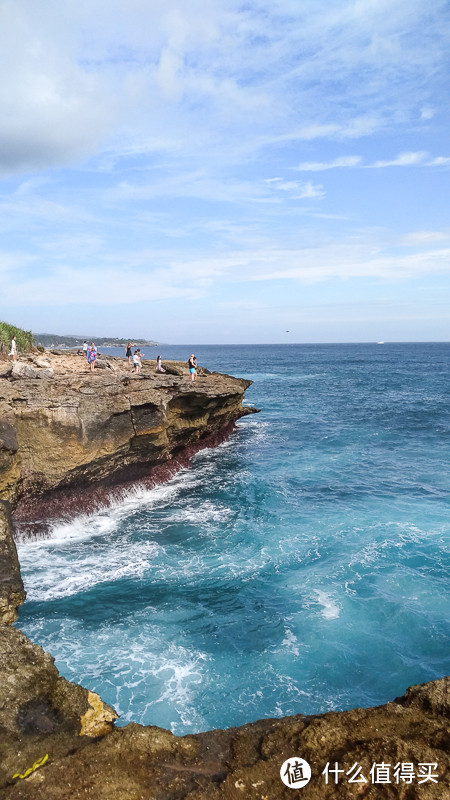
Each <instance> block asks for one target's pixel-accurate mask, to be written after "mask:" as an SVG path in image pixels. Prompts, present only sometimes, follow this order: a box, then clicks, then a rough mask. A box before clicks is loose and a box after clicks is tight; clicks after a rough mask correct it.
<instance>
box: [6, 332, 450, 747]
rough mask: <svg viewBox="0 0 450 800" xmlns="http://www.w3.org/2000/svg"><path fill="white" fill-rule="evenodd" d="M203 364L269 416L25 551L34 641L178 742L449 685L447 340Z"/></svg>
mask: <svg viewBox="0 0 450 800" xmlns="http://www.w3.org/2000/svg"><path fill="white" fill-rule="evenodd" d="M142 349H144V348H142ZM158 352H160V353H161V354H162V356H163V359H164V358H181V359H183V360H185V359H186V358H187V356H188V355H189V353H190V352H192V350H191V346H188V347H187V348H186V347H175V346H171V347H165V346H160V347H159V348H158ZM195 352H196V354H197V357H198V361H199V363H201V364H203V365H205V366H207V367H208V368H209V369H210V370H217V371H223V372H228V373H230V374H233V375H237V376H243V377H248V378H250V379H251V380H253V381H254V384H253V386H252V387H251V388H250V389H249V390H248V391H247V393H246V403H248V404H251V405H256V406H258V407H260V408H261V409H262V411H261V413H260V414H257V415H254V416H251V417H248V418H245V419H243V420H241V421H240V422H239V423H238V425H237V429H236V431H235V433H234V434H233V435H232V437H231V438H230V439H229V440H228V441H227V442H226V443H224V444H223V445H221V446H219V447H218V448H217V449H215V450H204V451H202V452H201V453H199V454H197V456H196V457H195V458H194V459H193V461H192V466H191V468H190V469H189V470H183V471H182V472H180V473H178V474H177V475H176V476H175V477H174V478H173V479H172V480H171V481H170V482H169V483H167V484H165V485H162V486H158V487H156V488H155V489H153V490H148V489H144V488H142V487H139V486H136V488H135V491H133V492H132V493H129V494H128V495H127V496H124V497H123V498H122V499H121V500H120V501H118V502H117V503H116V504H115V505H114V507H113V508H110V509H108V510H100V511H99V512H98V513H97V514H94V515H92V516H88V517H79V518H78V519H76V520H73V521H72V522H70V523H61V524H58V525H55V526H54V528H53V530H52V533H51V537H50V538H49V539H46V540H44V541H33V542H23V543H19V557H20V561H21V565H22V573H23V577H24V581H25V586H26V589H27V592H28V599H27V601H26V603H25V605H24V606H23V608H22V609H21V612H20V617H19V623H18V624H19V626H20V627H21V628H22V630H24V632H25V633H26V634H27V635H28V636H30V638H31V639H33V640H34V641H36V642H38V643H39V644H41V645H43V646H44V647H45V648H46V649H47V650H49V651H50V652H51V653H52V655H53V656H54V657H55V659H56V665H57V667H58V668H59V670H60V672H61V673H62V674H63V675H65V676H66V677H67V678H69V679H71V680H74V681H77V682H80V683H82V684H83V685H84V686H86V687H88V688H90V689H92V690H94V691H97V692H99V693H100V695H101V696H102V698H103V699H104V700H105V701H107V702H109V703H110V704H112V705H113V706H114V707H115V708H116V710H117V711H118V712H119V713H120V715H121V722H122V723H125V722H128V721H130V720H133V721H135V722H141V723H145V724H155V725H159V726H162V727H166V728H170V729H171V730H172V731H173V732H174V733H177V734H183V733H188V732H196V731H201V730H205V729H209V728H216V727H227V726H231V725H240V724H242V723H244V722H249V721H252V720H255V719H259V718H262V717H277V716H284V715H287V714H295V713H300V712H301V713H316V712H323V711H328V710H332V709H337V710H340V709H347V708H351V707H356V706H369V705H376V704H380V703H384V702H386V701H387V700H390V699H393V698H394V697H396V696H398V695H400V694H402V693H403V692H404V690H405V689H406V687H407V686H409V685H411V684H414V683H421V682H424V681H428V680H433V679H435V678H438V677H442V676H443V675H444V674H447V673H448V672H449V671H450V670H449V667H450V663H449V662H450V658H449V633H450V624H449V617H450V615H449V610H450V609H449V600H448V597H449V593H448V587H449V565H450V556H449V550H450V504H449V498H450V471H449V463H450V402H449V401H450V391H449V390H450V379H449V358H450V344H385V345H377V344H362V345H283V346H281V345H280V346H275V345H274V346H227V347H225V346H202V347H200V346H199V347H197V348H195ZM148 355H149V356H151V357H152V358H154V357H155V355H156V350H155V349H152V351H149V353H148Z"/></svg>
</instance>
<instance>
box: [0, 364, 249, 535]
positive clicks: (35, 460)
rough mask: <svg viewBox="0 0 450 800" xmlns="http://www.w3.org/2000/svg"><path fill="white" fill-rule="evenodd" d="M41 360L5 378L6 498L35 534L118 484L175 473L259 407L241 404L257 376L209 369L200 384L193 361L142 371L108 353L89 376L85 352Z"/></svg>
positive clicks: (1, 405) (0, 431)
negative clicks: (191, 370)
mask: <svg viewBox="0 0 450 800" xmlns="http://www.w3.org/2000/svg"><path fill="white" fill-rule="evenodd" d="M48 360H49V361H50V359H48ZM37 361H38V363H37V365H36V364H29V363H23V364H22V363H16V364H14V366H13V368H12V371H11V374H10V376H7V378H6V379H4V380H2V381H1V382H0V410H1V416H0V418H1V419H2V425H1V427H0V437H1V438H0V446H1V448H2V449H1V450H0V455H1V457H2V459H3V470H2V471H1V472H0V497H4V498H5V499H8V500H10V501H11V502H12V503H13V508H14V519H15V521H16V523H19V522H20V523H21V527H22V530H25V528H26V523H29V531H30V532H33V531H34V530H36V524H37V523H41V524H44V523H45V521H46V520H48V519H49V517H51V516H59V517H61V516H62V515H63V514H65V513H67V512H68V511H75V510H78V509H83V510H87V509H88V508H89V507H95V506H97V507H98V505H99V503H101V502H102V501H104V500H106V499H107V498H106V497H105V495H107V494H108V493H109V492H110V491H111V490H112V489H113V488H114V487H117V486H121V487H123V486H126V485H127V484H128V485H130V484H132V483H135V482H136V481H137V480H146V481H149V480H150V481H151V480H153V481H155V480H156V479H158V478H161V477H162V476H164V475H166V474H170V471H174V469H176V468H177V467H179V466H180V464H182V463H187V461H188V459H189V456H190V455H192V453H193V452H195V450H196V449H199V448H200V447H205V446H206V445H208V444H213V443H214V442H215V441H218V440H219V439H220V437H224V436H225V435H227V434H229V433H230V431H231V429H232V427H233V425H234V423H235V421H236V420H237V419H238V418H239V417H241V416H244V415H245V414H248V413H251V411H252V409H249V408H243V407H242V399H243V395H244V391H245V389H246V388H247V387H248V386H249V385H250V382H249V381H245V380H238V379H236V378H231V377H229V376H227V375H218V374H213V375H211V374H206V373H207V371H205V370H203V374H202V371H200V375H199V377H198V379H197V381H196V382H195V383H191V381H190V380H189V379H188V374H187V367H184V365H177V364H175V365H174V366H173V367H172V370H173V372H176V373H177V374H170V375H169V374H161V375H156V374H154V369H151V367H150V369H149V370H148V372H146V371H145V370H146V368H147V364H146V362H144V365H145V367H144V372H143V373H141V374H139V375H137V374H134V373H130V371H129V370H128V369H127V368H126V367H127V366H128V365H127V363H126V362H125V361H124V359H104V360H101V359H99V364H102V365H103V367H104V368H103V369H101V370H98V369H96V371H95V372H94V374H89V373H87V372H86V366H85V359H84V358H83V356H77V355H72V356H69V355H65V356H57V357H56V358H54V360H53V361H54V363H53V364H52V365H51V366H46V367H44V366H41V362H42V359H38V360H37ZM50 363H52V362H50ZM69 367H71V368H72V370H73V371H69ZM76 370H77V371H76ZM183 370H184V371H185V373H186V374H183Z"/></svg>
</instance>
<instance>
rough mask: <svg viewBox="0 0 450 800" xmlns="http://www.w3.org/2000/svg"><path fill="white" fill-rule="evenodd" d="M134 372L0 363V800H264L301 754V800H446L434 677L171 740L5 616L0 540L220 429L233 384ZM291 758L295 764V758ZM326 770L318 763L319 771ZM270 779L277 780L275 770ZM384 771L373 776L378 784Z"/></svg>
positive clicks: (100, 496) (224, 428)
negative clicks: (117, 707) (66, 674)
mask: <svg viewBox="0 0 450 800" xmlns="http://www.w3.org/2000/svg"><path fill="white" fill-rule="evenodd" d="M143 365H144V370H143V372H142V373H141V374H140V375H136V374H132V373H130V371H129V367H128V365H127V364H126V362H125V361H124V359H113V358H100V359H99V360H98V364H97V367H98V368H97V369H96V371H95V373H94V374H92V375H91V374H89V373H88V372H87V367H86V362H85V359H84V358H83V356H82V355H77V354H75V353H74V354H68V353H61V352H58V351H54V352H52V353H46V354H40V355H37V354H32V355H29V356H27V357H24V358H22V359H21V360H20V361H19V362H17V363H16V364H14V365H11V364H10V363H8V362H7V361H6V360H3V361H0V675H1V681H0V754H1V757H0V800H2V798H8V799H9V798H11V800H16V799H17V800H19V798H23V799H25V798H27V800H41V798H42V800H44V798H45V800H66V799H67V800H69V798H70V800H78V798H91V799H92V800H150V799H152V800H153V799H154V800H181V799H182V798H186V799H189V800H206V798H211V800H219V799H221V800H227V799H228V798H229V799H230V800H234V798H239V800H241V798H242V799H243V800H246V798H255V800H276V799H278V798H288V797H289V798H290V797H292V796H295V795H293V794H292V791H293V789H296V786H295V785H294V784H293V783H292V782H291V783H290V785H286V784H285V783H283V782H282V779H281V777H280V768H281V766H282V764H283V762H284V761H286V759H290V760H291V761H292V775H291V774H290V773H289V774H288V777H287V778H286V780H290V779H291V778H292V781H294V779H295V778H298V777H299V775H300V772H301V770H300V768H299V767H298V766H297V767H296V766H295V758H297V759H299V758H301V759H305V760H306V761H307V762H308V763H309V764H310V765H311V770H312V776H311V779H310V781H309V782H308V784H307V785H305V786H304V788H301V796H302V797H304V798H307V800H322V798H349V797H364V798H370V799H371V798H374V799H375V798H391V797H392V798H405V800H411V799H412V798H426V799H427V798H433V799H434V798H436V800H437V799H438V798H439V800H442V798H444V800H445V798H450V790H449V776H450V757H449V745H450V729H449V716H450V680H449V679H447V678H443V679H442V680H439V681H435V682H433V683H429V684H425V685H423V686H418V687H413V688H411V689H409V690H408V691H407V692H406V694H405V695H404V696H403V697H402V698H398V699H396V700H395V701H393V702H391V703H387V704H386V705H385V706H382V707H379V708H373V709H356V710H351V711H346V712H339V713H329V714H324V715H316V716H309V717H306V716H302V715H298V716H295V717H290V718H285V719H279V720H271V719H267V720H261V721H259V722H256V723H252V724H248V725H244V726H242V727H241V728H234V729H229V730H225V731H221V730H218V731H209V732H206V733H201V734H197V735H193V736H184V737H179V738H178V737H175V736H173V735H172V734H171V733H170V732H168V731H165V730H162V729H159V728H156V727H152V726H147V727H143V726H140V725H135V724H129V725H127V726H126V727H123V728H115V727H114V721H115V719H116V718H117V715H116V714H115V712H114V710H113V709H111V708H110V707H109V706H107V705H106V704H105V703H103V701H102V700H101V698H100V697H99V696H98V695H96V694H95V693H93V692H90V691H88V690H87V689H84V688H83V687H81V686H77V685H76V684H74V683H71V682H69V681H67V680H65V679H64V678H62V677H61V676H60V675H59V674H58V671H57V669H56V667H55V665H54V663H53V659H52V657H51V655H49V654H48V653H45V651H44V650H42V648H40V647H39V646H37V645H35V644H33V643H32V642H30V641H29V640H28V639H27V637H25V636H24V635H23V634H22V633H21V632H20V631H19V630H17V629H16V628H15V627H12V626H11V623H13V622H14V621H15V619H16V616H17V608H18V606H19V605H20V604H21V603H22V602H23V600H24V598H25V592H24V588H23V584H22V580H21V576H20V566H19V563H18V559H17V553H16V548H15V544H14V539H13V535H12V530H13V527H14V528H15V529H16V531H18V532H20V535H21V536H32V535H36V533H37V532H40V531H41V530H42V529H43V528H45V526H46V524H48V520H49V519H51V518H52V517H61V516H64V515H67V514H72V513H76V512H77V511H80V510H84V511H86V510H88V509H89V508H94V507H98V506H99V505H100V504H102V503H104V504H107V503H108V502H109V500H110V499H111V497H113V496H114V494H115V493H116V492H117V491H120V490H122V489H123V487H127V486H130V485H133V484H135V483H136V481H139V482H146V483H148V484H149V485H153V484H154V483H155V482H158V481H161V480H163V479H165V478H166V477H168V476H170V474H172V473H173V472H174V471H175V470H176V469H178V468H179V467H180V466H184V465H185V464H187V463H188V461H189V458H190V457H191V455H192V454H193V453H194V452H196V451H197V450H199V449H200V448H202V447H206V446H213V445H214V444H217V443H218V442H219V441H221V440H223V439H224V438H225V437H226V436H227V435H229V433H230V432H231V430H232V429H233V426H234V423H235V422H236V420H237V419H238V418H239V417H242V416H244V415H245V414H248V413H252V412H253V411H255V409H251V408H248V407H245V406H243V405H242V401H243V397H244V392H245V390H246V388H247V387H248V386H249V385H250V382H249V381H245V380H240V379H236V378H231V377H230V376H227V375H218V374H214V373H213V374H210V373H208V371H207V370H204V369H203V370H202V369H200V370H199V377H198V379H197V381H196V382H195V383H191V381H190V380H189V376H188V374H187V368H186V366H185V365H183V364H180V363H172V364H170V365H168V367H167V368H168V372H167V373H165V374H158V375H157V374H155V372H154V362H150V361H147V362H146V361H144V362H143ZM297 763H298V762H297ZM327 770H328V772H327ZM285 777H286V776H285ZM388 778H389V780H388Z"/></svg>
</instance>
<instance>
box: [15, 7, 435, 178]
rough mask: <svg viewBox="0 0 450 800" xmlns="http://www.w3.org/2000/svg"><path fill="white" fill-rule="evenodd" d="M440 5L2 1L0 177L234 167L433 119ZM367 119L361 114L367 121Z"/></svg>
mask: <svg viewBox="0 0 450 800" xmlns="http://www.w3.org/2000/svg"><path fill="white" fill-rule="evenodd" d="M444 9H445V3H444V2H443V0H436V2H435V3H434V4H433V5H432V6H430V5H428V6H427V7H424V6H423V3H422V2H421V0H409V2H406V0H389V2H388V0H376V1H375V0H370V1H369V0H366V2H364V3H362V2H361V0H357V1H354V0H351V1H350V0H343V2H338V3H336V2H331V3H330V2H328V0H327V2H325V0H315V2H312V0H305V2H303V3H301V4H298V3H293V2H292V0H280V1H279V3H277V4H276V5H274V4H273V3H271V2H269V0H258V2H255V3H249V4H244V5H242V4H241V3H240V2H238V0H220V1H219V2H217V3H208V2H205V0H190V2H189V3H188V4H186V3H183V2H181V0H165V1H164V2H163V0H154V2H152V3H151V4H149V3H148V2H147V0H90V2H87V1H86V0H80V2H79V3H59V2H56V0H49V2H47V3H44V4H42V3H36V2H35V0H4V2H3V3H2V4H1V6H0V25H1V29H2V31H4V32H5V36H4V42H3V47H2V56H1V60H0V74H1V78H2V80H1V81H0V108H1V110H2V114H1V117H0V170H1V171H2V173H3V174H4V175H6V174H11V173H14V172H19V171H20V170H43V169H46V168H52V167H55V166H57V165H65V164H74V163H76V162H77V161H80V160H83V159H85V158H88V157H92V156H93V155H94V154H103V153H107V154H109V157H110V158H111V159H114V158H115V159H120V158H129V157H130V154H132V153H140V154H141V155H144V154H147V155H148V156H149V157H151V156H154V155H155V154H157V153H161V152H166V153H171V154H174V155H176V156H177V157H185V158H186V157H189V158H191V159H195V158H197V159H198V161H199V162H200V161H201V160H202V159H203V160H206V159H208V158H212V159H216V158H217V157H218V156H219V155H220V156H221V157H222V160H224V161H225V160H227V161H229V162H232V161H233V159H237V160H239V159H240V158H242V157H243V154H244V153H253V154H256V153H258V152H260V151H261V149H264V148H266V147H268V146H282V145H283V142H285V143H287V142H289V141H292V142H294V141H299V142H309V141H315V140H318V139H319V140H320V139H333V140H337V141H339V140H342V139H357V138H361V137H366V136H368V135H370V134H373V133H374V132H375V131H377V130H385V129H386V128H387V127H388V126H392V125H394V126H395V125H398V124H399V123H400V122H404V121H405V120H407V119H408V117H410V118H411V119H413V118H416V119H417V113H419V112H418V110H417V109H418V108H421V109H422V111H421V112H420V113H421V115H422V118H423V119H429V118H430V114H431V109H432V106H431V104H430V102H429V100H428V94H429V92H428V91H427V88H426V87H425V85H424V82H423V80H422V76H423V75H424V74H427V75H433V77H434V81H435V84H436V87H438V86H439V81H440V72H439V65H440V63H441V62H442V59H443V56H444V54H445V48H446V42H445V36H444V35H443V29H444V27H445V25H444V22H443V20H444V19H445V16H444V14H443V11H444ZM368 108H370V109H371V111H370V113H367V109H368Z"/></svg>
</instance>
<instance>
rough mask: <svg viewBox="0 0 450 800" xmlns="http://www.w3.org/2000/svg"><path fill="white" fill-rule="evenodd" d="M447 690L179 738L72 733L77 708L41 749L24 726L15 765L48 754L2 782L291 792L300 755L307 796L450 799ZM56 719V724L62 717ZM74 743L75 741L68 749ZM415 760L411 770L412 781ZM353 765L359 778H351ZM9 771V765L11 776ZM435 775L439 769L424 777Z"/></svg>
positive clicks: (73, 797) (140, 796)
mask: <svg viewBox="0 0 450 800" xmlns="http://www.w3.org/2000/svg"><path fill="white" fill-rule="evenodd" d="M41 669H42V667H41V665H39V666H38V670H41ZM38 674H39V675H40V672H38ZM449 690H450V685H449V680H448V679H443V680H441V681H435V682H433V683H431V684H426V685H424V686H418V687H412V688H411V689H409V690H408V692H407V694H406V695H405V696H404V697H402V698H398V699H397V700H395V701H393V702H392V703H388V704H387V705H385V706H380V707H377V708H369V709H354V710H352V711H344V712H340V713H329V714H323V715H320V716H308V717H306V716H301V715H298V716H294V717H289V718H284V719H277V720H273V719H266V720H260V721H259V722H255V723H250V724H248V725H243V726H242V727H240V728H230V729H228V730H214V731H208V732H206V733H200V734H196V735H191V736H183V737H180V738H178V737H176V736H173V735H172V734H171V733H170V732H169V731H165V730H161V729H160V728H156V727H151V726H148V727H142V726H140V725H135V724H129V725H127V726H126V727H125V728H117V729H115V730H114V731H113V732H112V733H110V734H109V735H108V736H106V737H104V738H102V739H98V740H94V741H92V740H90V741H88V742H87V743H84V742H82V741H81V738H82V737H78V739H76V738H74V735H73V733H74V731H73V728H72V729H71V728H70V724H71V721H70V720H73V723H72V724H73V725H74V726H75V727H76V725H75V715H73V716H72V717H71V718H70V719H69V722H68V724H69V732H68V733H65V732H64V733H63V732H62V731H61V734H60V738H59V740H58V736H57V735H56V732H55V731H54V730H53V731H51V730H48V731H46V732H45V733H43V734H41V738H40V739H38V740H36V741H35V743H34V750H33V749H32V748H28V749H27V750H26V751H25V750H22V748H24V747H26V742H25V736H24V735H23V733H21V734H17V739H16V744H17V745H18V746H19V747H20V760H19V759H18V756H17V754H15V756H14V757H15V762H14V764H15V765H17V764H18V763H19V765H20V769H22V770H25V767H26V766H28V765H29V766H32V765H33V764H34V763H36V760H37V759H38V758H42V756H44V755H45V754H47V753H48V754H49V758H48V760H47V762H46V763H45V764H43V765H42V767H40V768H38V769H37V770H35V773H33V774H32V775H30V777H28V778H25V779H16V780H15V782H11V783H10V784H6V783H3V788H0V798H1V800H3V799H4V798H5V800H6V798H8V800H81V798H85V797H89V798H91V800H110V798H114V800H149V798H158V800H184V799H185V800H269V799H270V800H291V798H292V797H293V796H294V795H293V794H292V791H293V790H292V788H291V787H287V786H285V785H284V784H283V783H282V781H281V778H280V768H281V766H282V764H283V763H284V761H285V760H286V759H289V758H293V757H297V758H303V759H305V760H306V761H307V762H308V763H309V764H310V766H311V771H312V776H311V780H310V782H309V784H308V785H307V786H305V787H304V788H303V789H301V797H304V798H306V800H335V798H342V799H344V798H352V797H354V798H357V797H363V798H366V799H367V800H380V798H381V800H383V799H384V798H386V799H387V800H389V798H398V800H419V799H420V800H446V799H447V798H448V797H449V790H448V781H449V776H450V756H449V748H448V745H449V732H448V713H449V697H450V693H449ZM436 693H437V694H439V696H440V697H443V698H444V700H445V704H444V706H443V707H442V708H441V710H442V711H443V712H445V715H444V714H438V713H437V712H436V711H432V710H431V706H430V707H429V708H428V709H426V708H425V707H424V706H426V705H427V703H426V702H425V703H424V702H423V701H424V699H425V698H426V697H427V696H428V695H433V694H436ZM77 702H78V703H79V702H80V701H79V700H78V698H77V699H76V700H75V703H77ZM52 720H53V717H51V718H50V722H49V723H48V724H49V728H50V729H52V725H54V724H55V723H54V722H53V721H52ZM52 737H53V738H52ZM71 737H72V738H71ZM69 747H71V748H72V750H70V751H69V750H66V752H65V751H64V749H65V748H69ZM25 752H26V755H24V753H25ZM11 761H13V759H12V757H11ZM327 764H328V765H329V767H331V769H334V768H335V767H336V766H337V768H338V769H340V770H341V773H338V781H339V782H338V784H336V783H335V777H334V774H333V773H332V772H330V773H329V780H328V783H327V782H326V779H325V775H324V774H323V771H324V769H325V768H326V766H327ZM381 764H384V765H388V775H389V782H387V781H386V780H385V781H383V777H382V775H383V772H382V771H380V773H379V775H380V778H379V780H378V782H375V783H373V782H372V777H371V770H372V775H374V776H375V775H376V772H374V771H373V770H374V765H375V767H376V765H381ZM397 764H398V765H399V767H400V769H401V770H403V776H404V778H405V780H400V779H399V780H398V782H397V781H396V778H395V774H394V771H395V765H397ZM356 765H357V766H358V767H359V768H360V772H359V773H357V772H356V769H355V766H356ZM404 765H405V766H404ZM408 765H412V770H413V777H412V780H411V781H410V782H409V778H408V774H409V775H410V776H411V770H409V767H408ZM14 768H15V766H14V767H13V769H14ZM352 768H353V772H352ZM346 773H349V774H350V777H351V776H352V775H354V776H355V777H359V778H360V779H361V781H360V782H353V783H351V782H349V776H348V775H347V774H346ZM11 774H14V772H13V773H11V766H8V770H4V775H7V776H9V775H11ZM22 774H23V773H22ZM397 774H399V772H397ZM384 775H385V776H386V769H385V772H384ZM427 775H428V776H431V777H430V778H429V779H426V776H427ZM363 778H364V779H365V781H366V782H365V783H363V782H362V779H363ZM3 780H5V778H3ZM6 780H8V778H6ZM299 796H300V795H299Z"/></svg>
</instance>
